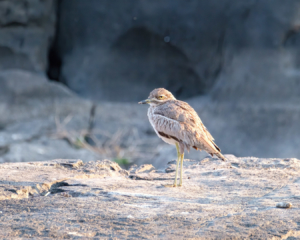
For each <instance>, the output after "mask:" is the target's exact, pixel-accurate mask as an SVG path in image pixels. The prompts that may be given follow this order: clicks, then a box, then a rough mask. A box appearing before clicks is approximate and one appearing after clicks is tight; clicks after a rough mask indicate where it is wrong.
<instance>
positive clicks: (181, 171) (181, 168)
mask: <svg viewBox="0 0 300 240" xmlns="http://www.w3.org/2000/svg"><path fill="white" fill-rule="evenodd" d="M183 159H184V153H183V154H181V155H180V161H181V163H180V181H179V185H178V186H179V187H181V186H182V174H183Z"/></svg>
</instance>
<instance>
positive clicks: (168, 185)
mask: <svg viewBox="0 0 300 240" xmlns="http://www.w3.org/2000/svg"><path fill="white" fill-rule="evenodd" d="M163 186H164V187H169V188H172V187H181V186H182V184H179V185H177V184H166V185H163Z"/></svg>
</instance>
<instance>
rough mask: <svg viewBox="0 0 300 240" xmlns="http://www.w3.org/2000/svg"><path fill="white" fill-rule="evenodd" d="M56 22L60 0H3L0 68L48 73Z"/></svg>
mask: <svg viewBox="0 0 300 240" xmlns="http://www.w3.org/2000/svg"><path fill="white" fill-rule="evenodd" d="M55 23H56V0H54V1H48V0H42V1H40V0H22V1H19V0H3V1H0V71H1V70H3V69H13V68H18V69H24V70H30V71H34V72H43V73H44V72H45V71H46V70H47V67H48V51H49V47H50V44H51V42H52V40H53V38H54V33H55Z"/></svg>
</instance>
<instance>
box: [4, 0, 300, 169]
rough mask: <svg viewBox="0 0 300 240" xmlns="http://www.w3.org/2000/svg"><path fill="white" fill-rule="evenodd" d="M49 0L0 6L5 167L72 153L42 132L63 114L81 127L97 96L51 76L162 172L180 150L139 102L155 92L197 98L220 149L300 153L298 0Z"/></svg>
mask: <svg viewBox="0 0 300 240" xmlns="http://www.w3.org/2000/svg"><path fill="white" fill-rule="evenodd" d="M55 3H56V1H46V0H45V1H38V0H24V1H18V0H2V1H0V100H1V101H0V133H1V134H0V135H1V136H2V138H1V139H0V157H1V156H2V158H0V162H1V161H23V160H28V159H29V160H30V159H37V160H38V159H40V160H41V159H50V158H55V157H57V156H65V157H67V156H69V157H73V156H76V155H77V154H79V152H78V151H77V150H76V149H75V150H74V149H73V148H72V146H69V148H68V151H66V150H65V149H66V148H67V147H66V146H65V145H63V144H62V142H61V141H63V140H61V139H60V140H59V141H58V142H57V141H56V140H53V141H52V139H49V136H48V135H47V134H46V133H45V132H43V131H44V129H45V128H48V129H50V130H51V131H52V132H53V131H55V130H56V126H55V123H54V117H55V116H58V117H60V118H61V119H64V118H67V116H68V115H72V116H74V119H75V120H74V123H73V121H72V122H71V126H70V127H69V128H70V131H71V130H74V129H75V130H78V131H80V130H81V129H85V128H87V126H88V123H89V120H88V119H89V114H90V109H91V106H92V103H91V102H90V101H85V100H82V99H79V98H77V97H75V96H74V95H72V96H71V95H70V94H71V93H70V92H68V90H66V88H64V87H62V86H61V85H60V84H56V83H53V82H52V83H49V82H48V81H47V79H46V78H45V73H46V71H47V73H48V75H49V77H50V78H52V79H55V80H59V81H61V82H64V83H65V84H66V85H67V86H68V87H69V88H70V89H72V90H73V91H75V92H76V93H78V95H80V96H83V97H85V98H89V99H92V100H93V101H95V102H96V103H100V104H98V105H97V108H96V109H97V111H96V115H95V128H99V129H102V130H103V129H105V130H107V131H108V132H109V134H108V135H109V136H112V137H111V138H112V139H114V136H115V135H116V136H119V135H120V134H121V135H122V136H123V137H124V138H121V137H118V138H119V140H120V139H121V140H120V141H119V142H120V143H122V144H120V145H122V146H121V147H122V149H129V148H130V147H131V146H132V145H135V144H133V143H134V141H136V142H138V144H139V146H138V147H137V148H136V149H134V151H135V152H138V153H139V154H140V155H138V156H135V158H134V159H135V160H136V159H137V163H145V162H147V161H148V162H151V161H152V160H154V161H153V164H155V165H156V166H157V167H159V166H163V165H164V164H165V163H166V162H168V161H170V159H172V158H173V157H175V156H174V155H175V154H176V152H175V150H174V149H173V148H172V146H171V147H170V148H169V147H166V145H163V143H162V142H161V141H160V140H159V139H158V138H157V137H156V136H155V134H154V131H153V130H152V128H151V126H150V124H149V123H148V120H147V118H146V111H147V110H146V108H144V107H142V106H138V105H137V104H136V102H137V101H139V100H141V99H145V98H146V97H147V96H148V94H149V92H150V91H151V90H152V89H153V88H157V87H165V88H167V89H169V90H170V91H171V92H173V93H174V95H175V97H177V98H178V99H186V98H189V97H192V96H198V97H196V98H194V99H188V102H189V103H190V104H191V105H192V106H193V107H194V108H195V110H196V111H197V112H198V113H199V115H200V117H201V119H202V120H203V122H204V124H205V125H206V126H207V128H208V129H209V131H210V132H211V133H212V135H213V136H214V138H215V139H216V143H217V144H218V146H220V148H221V149H222V152H224V153H231V154H235V155H237V156H249V155H252V156H253V155H254V156H257V157H283V158H284V157H295V156H296V157H299V156H300V149H299V147H298V146H299V144H300V138H299V135H300V128H299V122H300V106H299V102H300V94H299V92H300V58H299V56H300V48H299V47H300V2H299V1H298V0H289V1H288V3H287V2H286V1H285V2H284V1H281V0H262V1H254V0H253V1H252V0H249V1H239V0H223V1H220V0H211V1H206V0H199V1H196V0H194V1H188V2H187V1H181V0H164V1H150V0H141V1H135V0H127V1H122V0H114V1H109V0H103V1H98V0H89V1H83V0H72V1H71V0H61V1H58V8H57V10H58V11H57V12H56V10H55V9H56V8H55V7H56V5H55ZM56 16H57V25H56V24H55V23H56ZM54 39H55V41H53V40H54ZM50 46H51V47H50ZM48 53H49V57H48V59H47V55H48ZM24 70H25V71H24ZM37 72H38V73H37ZM199 95H205V96H199ZM103 100H106V101H115V102H122V103H105V104H104V103H103ZM123 102H133V103H126V104H125V103H123ZM76 117H77V118H78V119H77V118H76ZM50 118H51V119H52V120H49V119H50ZM33 119H34V120H33ZM24 121H25V123H24ZM45 126H46V127H45ZM20 129H25V130H24V131H25V133H24V136H25V137H24V136H23V137H22V139H21V140H20V138H19V137H20V136H19V135H18V133H19V132H20ZM26 129H27V130H26ZM28 129H31V130H30V131H29V130H28ZM41 129H42V130H41ZM124 129H125V130H124ZM40 130H41V131H40ZM119 130H120V132H121V133H120V134H119V133H118V131H119ZM130 131H131V132H130ZM132 132H135V133H138V134H136V136H135V135H134V134H132ZM114 134H115V135H114ZM12 136H15V137H16V136H17V137H16V138H15V139H12ZM32 136H33V137H32ZM127 136H130V137H132V139H133V140H132V139H131V138H127ZM107 138H108V137H107ZM116 138H117V137H116ZM32 139H33V140H32ZM136 139H138V140H136ZM102 140H103V142H107V139H106V138H104V137H103V139H102ZM119 142H118V144H119ZM141 142H142V143H144V144H143V145H141ZM29 145H30V146H31V147H30V146H29ZM48 145H49V146H50V147H49V149H50V148H51V149H52V150H51V151H52V152H51V151H50V150H47V151H48V152H47V151H46V150H43V149H47V146H48ZM58 146H61V148H60V150H59V151H58V150H57V149H58ZM158 146H159V147H158ZM42 147H43V149H42V150H43V151H42V150H41V148H42ZM138 148H139V150H138V151H137V149H138ZM28 149H31V154H29V151H28ZM116 149H117V148H116ZM146 151H149V152H151V153H152V154H154V153H155V157H153V158H151V156H152V155H151V156H149V157H147V158H145V155H146ZM40 152H45V153H47V154H48V153H49V152H50V154H48V155H47V154H44V155H43V157H41V156H40V154H41V153H40ZM52 153H53V154H52ZM64 153H68V155H63V154H64ZM171 154H174V155H173V156H171ZM204 154H205V153H204ZM20 156H22V157H20ZM24 156H25V157H24ZM78 156H82V158H84V159H87V160H89V159H94V157H95V156H94V155H91V154H89V153H87V151H85V152H82V155H78ZM187 156H188V158H192V159H197V157H199V158H201V157H200V155H199V153H198V152H195V151H192V152H191V155H187ZM202 156H203V155H202ZM125 157H126V156H125ZM143 157H144V159H143ZM84 159H83V160H84ZM145 159H146V160H145ZM138 161H139V162H138Z"/></svg>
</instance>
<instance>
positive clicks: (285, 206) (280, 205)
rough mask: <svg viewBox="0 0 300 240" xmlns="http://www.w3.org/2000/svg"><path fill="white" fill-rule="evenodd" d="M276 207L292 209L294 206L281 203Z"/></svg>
mask: <svg viewBox="0 0 300 240" xmlns="http://www.w3.org/2000/svg"><path fill="white" fill-rule="evenodd" d="M276 207H277V208H290V207H292V204H291V203H288V202H280V203H277V204H276Z"/></svg>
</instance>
